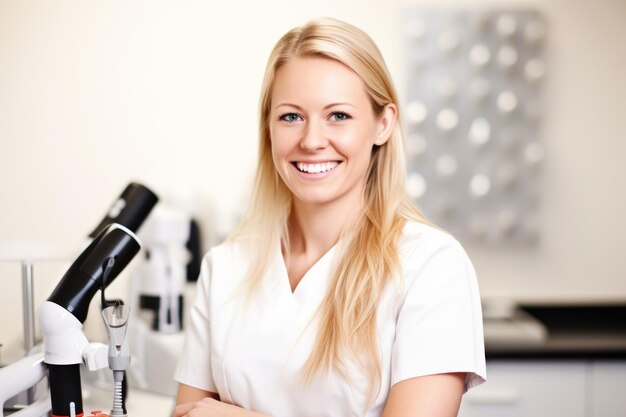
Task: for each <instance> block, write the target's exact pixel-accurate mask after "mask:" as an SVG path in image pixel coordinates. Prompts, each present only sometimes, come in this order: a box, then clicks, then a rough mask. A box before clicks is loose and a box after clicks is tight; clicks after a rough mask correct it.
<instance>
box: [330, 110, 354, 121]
mask: <svg viewBox="0 0 626 417" xmlns="http://www.w3.org/2000/svg"><path fill="white" fill-rule="evenodd" d="M330 118H331V119H332V120H333V121H334V122H339V121H341V120H348V119H349V118H350V116H349V115H348V114H346V113H343V112H340V111H336V112H333V113H332V114H331V115H330Z"/></svg>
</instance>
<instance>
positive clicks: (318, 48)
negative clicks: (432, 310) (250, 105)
mask: <svg viewBox="0 0 626 417" xmlns="http://www.w3.org/2000/svg"><path fill="white" fill-rule="evenodd" d="M306 56H321V57H326V58H329V59H333V60H336V61H338V62H340V63H342V64H344V65H346V66H347V67H349V68H350V69H352V70H353V71H354V72H355V73H356V74H357V75H358V76H359V77H360V78H361V79H362V80H363V83H364V85H365V89H366V92H367V94H368V96H369V97H370V100H371V103H372V109H373V111H374V113H375V114H376V115H380V114H381V113H382V112H383V111H384V109H385V106H386V105H388V104H390V103H394V104H395V105H396V106H397V105H398V98H397V95H396V92H395V89H394V87H393V85H392V82H391V77H390V76H389V72H388V70H387V67H386V65H385V62H384V60H383V57H382V55H381V53H380V51H379V50H378V48H377V47H376V45H375V44H374V42H373V41H372V39H371V38H370V37H369V36H368V35H367V34H365V33H364V32H363V31H361V30H360V29H358V28H356V27H354V26H352V25H350V24H348V23H345V22H342V21H339V20H336V19H330V18H321V19H316V20H313V21H311V22H309V23H307V24H306V25H304V26H303V27H299V28H295V29H292V30H290V31H289V32H288V33H286V34H285V35H284V36H283V37H282V38H281V39H280V40H279V41H278V43H277V44H276V46H275V47H274V49H273V50H272V53H271V55H270V58H269V61H268V63H267V67H266V72H265V78H264V81H263V86H262V90H261V100H260V123H259V138H260V147H259V161H258V167H257V173H256V181H255V186H254V191H253V195H252V199H251V202H250V205H249V207H248V211H247V213H246V214H245V216H244V218H243V220H242V222H241V223H240V225H239V227H238V228H237V229H236V230H235V232H234V233H233V235H232V236H231V239H235V238H240V237H246V238H247V239H246V240H247V241H249V242H251V244H252V245H253V247H254V250H253V251H252V252H251V253H252V257H253V258H252V259H251V268H250V270H249V271H248V275H249V276H248V278H249V279H248V280H247V281H246V282H247V289H248V290H249V291H248V294H252V293H254V292H255V290H257V289H258V288H259V284H260V282H261V280H262V278H263V276H264V274H265V272H266V270H267V268H268V265H269V262H270V260H271V259H273V258H272V254H273V253H275V252H274V251H275V250H277V247H276V245H277V244H278V245H280V243H277V242H281V239H282V242H284V244H286V245H288V233H287V221H288V218H289V214H290V211H291V205H292V195H291V192H290V191H289V189H288V188H287V186H286V185H285V184H284V182H283V181H282V179H281V178H280V176H279V174H278V172H277V171H276V169H275V167H274V163H273V161H272V150H271V142H270V130H269V122H270V110H271V95H272V88H273V84H274V79H275V76H276V72H277V70H278V69H279V68H280V67H281V66H282V65H284V64H285V63H286V62H287V61H289V60H290V59H292V58H294V57H306ZM402 138H403V135H402V127H401V120H400V115H399V114H398V119H397V122H396V125H395V127H394V129H393V132H392V134H391V137H390V138H389V140H388V141H387V142H386V143H385V144H383V145H381V146H374V148H373V150H372V155H371V161H370V165H369V168H368V172H367V182H366V187H365V195H364V211H363V215H362V217H361V219H359V221H358V223H357V226H356V228H355V229H354V230H353V231H351V234H350V236H349V243H348V244H347V245H346V246H345V251H344V252H343V254H342V258H341V260H340V261H339V263H338V264H337V268H336V270H335V271H334V279H333V280H331V283H332V284H331V286H330V287H329V289H328V292H327V293H326V295H325V297H324V299H323V301H322V303H321V305H320V307H319V310H318V313H319V318H320V322H319V330H318V334H317V339H316V341H315V344H314V347H313V351H312V352H311V355H310V357H309V358H308V360H307V362H306V363H305V365H304V368H303V370H302V372H303V373H302V376H303V377H304V379H305V380H310V379H311V378H312V377H313V376H314V375H315V374H317V373H318V372H319V371H324V372H330V371H331V370H334V371H336V372H338V373H339V374H341V375H343V376H344V377H347V375H346V370H345V364H346V362H345V361H346V359H348V358H350V359H353V360H354V359H356V363H357V364H358V365H359V366H360V367H361V369H362V370H363V371H364V373H365V375H367V377H368V380H369V393H368V398H369V399H370V401H372V400H373V399H374V398H375V396H374V395H375V394H376V395H377V393H378V392H379V390H380V380H381V370H380V359H379V349H378V343H377V338H376V311H377V305H378V302H379V300H380V298H381V295H382V293H383V290H384V288H385V286H386V285H387V283H388V282H389V281H390V280H391V279H392V277H393V276H394V274H396V273H398V272H399V271H400V262H399V258H398V255H397V250H396V241H397V239H398V237H399V236H400V234H401V233H402V229H403V227H404V224H405V223H406V221H407V220H415V221H419V222H424V223H427V220H426V219H425V218H424V216H423V215H422V214H421V213H420V211H419V210H418V209H417V208H416V207H415V206H414V205H413V204H412V202H411V200H410V198H409V196H408V194H407V192H406V184H405V179H406V162H405V157H404V150H403V145H402ZM286 249H287V250H286V252H287V253H288V252H289V251H288V247H287V248H286Z"/></svg>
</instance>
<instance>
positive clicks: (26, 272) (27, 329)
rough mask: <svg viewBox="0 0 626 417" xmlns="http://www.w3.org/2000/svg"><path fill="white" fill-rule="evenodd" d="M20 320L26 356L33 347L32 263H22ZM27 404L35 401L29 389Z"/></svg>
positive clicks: (33, 292) (33, 299)
mask: <svg viewBox="0 0 626 417" xmlns="http://www.w3.org/2000/svg"><path fill="white" fill-rule="evenodd" d="M22 319H23V322H24V352H25V355H26V356H28V354H29V353H30V351H31V349H32V348H33V347H35V291H34V282H33V263H32V262H31V261H27V260H23V261H22ZM26 396H27V403H28V404H32V403H33V401H34V400H35V389H34V388H29V389H28V391H27V393H26Z"/></svg>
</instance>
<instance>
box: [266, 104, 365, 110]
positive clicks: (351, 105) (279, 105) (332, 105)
mask: <svg viewBox="0 0 626 417" xmlns="http://www.w3.org/2000/svg"><path fill="white" fill-rule="evenodd" d="M282 106H289V107H294V108H296V109H298V110H302V107H300V106H298V105H297V104H293V103H279V104H277V105H276V106H275V107H274V109H277V108H279V107H282ZM334 106H350V107H354V108H355V109H356V108H357V107H356V106H355V105H354V104H351V103H348V102H338V103H330V104H327V105H326V106H324V108H323V109H322V110H326V109H329V108H331V107H334Z"/></svg>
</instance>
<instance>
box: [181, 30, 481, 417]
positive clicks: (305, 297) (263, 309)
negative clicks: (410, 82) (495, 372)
mask: <svg viewBox="0 0 626 417" xmlns="http://www.w3.org/2000/svg"><path fill="white" fill-rule="evenodd" d="M197 290H198V294H197V297H196V301H195V303H194V305H193V307H192V310H191V320H190V321H191V323H190V326H189V328H188V330H187V337H186V342H185V348H184V352H183V354H182V356H181V358H180V362H179V366H178V369H177V373H176V379H177V380H178V381H179V382H180V386H179V392H178V398H177V404H178V406H177V407H176V410H175V412H174V415H175V416H176V417H181V416H192V417H200V416H204V417H212V416H222V417H223V416H242V417H245V416H273V417H307V416H315V417H321V416H333V417H344V416H346V417H347V416H368V417H375V416H384V417H400V416H412V417H416V416H429V417H451V416H455V415H456V414H457V412H458V408H459V404H460V401H461V396H462V395H463V393H464V392H465V391H466V390H467V389H469V388H471V387H473V386H475V385H477V384H479V383H481V382H483V381H484V378H485V359H484V348H483V335H482V321H481V310H480V299H479V294H478V287H477V283H476V277H475V273H474V270H473V267H472V265H471V263H470V261H469V259H468V258H467V255H466V254H465V252H464V250H463V249H462V248H461V246H460V245H459V243H458V242H457V241H456V240H455V239H454V238H452V237H451V236H450V235H448V234H446V233H445V232H443V231H441V230H439V229H437V228H435V227H433V226H432V225H430V224H429V223H428V221H427V220H426V219H425V218H424V217H423V216H422V215H421V214H420V212H419V211H418V210H417V209H416V208H415V207H414V206H413V205H412V204H411V201H410V199H409V197H408V196H407V193H406V191H405V160H404V155H403V150H402V129H401V123H400V120H399V110H398V98H397V96H396V93H395V91H394V88H393V86H392V83H391V79H390V76H389V74H388V71H387V68H386V66H385V63H384V60H383V58H382V56H381V54H380V52H379V51H378V49H377V47H376V45H375V44H374V43H373V41H372V40H371V39H370V38H369V37H368V36H367V35H366V34H365V33H364V32H362V31H361V30H359V29H357V28H355V27H353V26H351V25H349V24H347V23H344V22H341V21H338V20H334V19H318V20H314V21H312V22H309V23H308V24H306V25H305V26H303V27H301V28H296V29H293V30H291V31H289V32H288V33H287V34H286V35H284V36H283V37H282V38H281V39H280V40H279V42H278V44H277V45H276V46H275V48H274V50H273V51H272V54H271V56H270V59H269V62H268V65H267V70H266V74H265V79H264V83H263V89H262V94H261V103H260V151H259V164H258V170H257V177H256V183H255V188H254V194H253V197H252V200H251V204H250V207H249V210H248V212H247V215H246V216H245V218H244V220H243V222H242V224H241V225H240V226H239V228H238V229H237V230H236V231H235V232H234V234H233V236H231V237H230V238H229V239H228V240H227V241H226V242H225V243H224V244H222V245H220V246H217V247H215V248H213V249H212V250H211V251H210V252H209V253H208V254H207V255H206V257H205V258H204V261H203V265H202V272H201V276H200V279H199V281H198V289H197Z"/></svg>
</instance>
